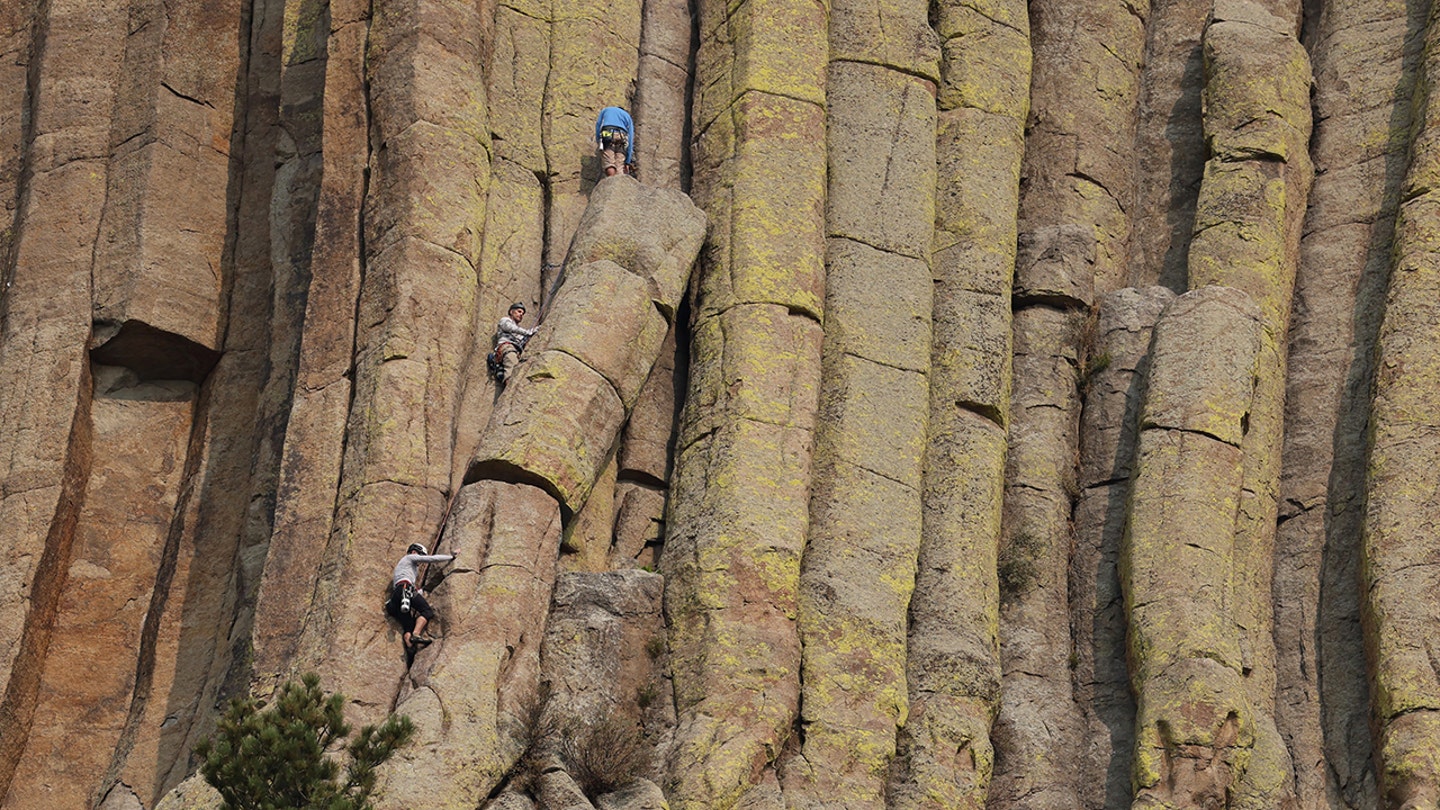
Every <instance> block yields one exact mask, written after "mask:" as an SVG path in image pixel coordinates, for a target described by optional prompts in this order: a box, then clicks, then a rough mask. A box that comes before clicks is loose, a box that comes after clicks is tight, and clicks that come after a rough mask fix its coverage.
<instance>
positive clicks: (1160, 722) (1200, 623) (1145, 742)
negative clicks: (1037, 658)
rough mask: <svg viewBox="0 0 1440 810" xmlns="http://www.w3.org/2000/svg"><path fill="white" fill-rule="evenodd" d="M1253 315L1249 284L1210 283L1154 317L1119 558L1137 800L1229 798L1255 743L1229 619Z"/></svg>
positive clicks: (1251, 391) (1255, 341)
mask: <svg viewBox="0 0 1440 810" xmlns="http://www.w3.org/2000/svg"><path fill="white" fill-rule="evenodd" d="M1261 318H1262V315H1261V314H1260V312H1259V308H1258V307H1257V306H1256V305H1255V303H1254V302H1253V301H1252V300H1251V299H1250V298H1249V296H1247V295H1245V294H1244V293H1242V292H1240V291H1238V290H1235V289H1232V288H1226V287H1205V288H1202V289H1200V290H1196V291H1194V292H1191V293H1188V294H1186V295H1183V296H1181V297H1179V298H1177V299H1175V300H1174V301H1173V302H1172V303H1170V304H1169V305H1167V307H1166V308H1165V311H1164V312H1163V313H1162V314H1161V316H1160V319H1159V321H1158V322H1157V323H1156V324H1155V335H1154V342H1153V347H1152V349H1151V352H1150V369H1149V375H1148V383H1147V388H1146V392H1145V402H1144V405H1143V407H1142V408H1141V411H1140V420H1139V425H1138V427H1139V436H1138V439H1137V441H1136V449H1135V461H1134V465H1135V472H1134V479H1133V481H1132V483H1131V493H1130V509H1129V520H1128V522H1127V524H1126V528H1125V540H1124V543H1123V546H1122V549H1121V560H1120V572H1121V585H1122V588H1123V590H1124V594H1125V606H1126V611H1127V616H1128V620H1129V628H1130V629H1129V651H1130V656H1129V660H1130V661H1131V662H1132V664H1131V666H1132V670H1131V682H1132V685H1133V689H1134V693H1135V696H1136V697H1135V701H1136V707H1137V710H1136V731H1135V740H1136V743H1135V744H1136V749H1135V763H1134V774H1133V777H1132V779H1133V784H1134V785H1135V788H1136V797H1135V803H1134V805H1132V806H1133V807H1144V808H1170V807H1173V808H1180V807H1214V806H1228V802H1227V798H1226V797H1227V796H1229V795H1232V794H1234V793H1236V792H1238V791H1237V790H1236V788H1237V786H1238V785H1240V784H1242V783H1243V781H1244V780H1245V778H1246V776H1247V775H1248V770H1247V765H1249V764H1250V763H1251V761H1252V756H1253V752H1254V749H1255V748H1256V728H1255V726H1256V719H1255V711H1256V707H1255V706H1254V705H1253V704H1252V702H1251V700H1250V697H1249V694H1248V692H1247V690H1246V688H1245V683H1244V680H1243V676H1242V674H1241V673H1242V660H1241V642H1240V639H1238V638H1237V637H1236V634H1235V633H1234V632H1233V630H1232V627H1233V626H1234V624H1235V622H1236V618H1235V616H1234V612H1235V609H1236V605H1235V599H1234V590H1235V586H1234V579H1235V570H1234V568H1235V566H1237V565H1239V564H1241V561H1240V560H1238V559H1237V554H1236V547H1237V545H1238V544H1237V542H1236V540H1235V524H1236V519H1237V513H1238V510H1239V509H1240V499H1241V495H1242V486H1243V483H1244V466H1245V464H1244V462H1245V456H1244V451H1243V450H1242V447H1241V445H1242V442H1243V440H1244V437H1245V435H1246V434H1247V432H1248V428H1249V426H1250V420H1251V413H1252V410H1253V403H1254V399H1255V396H1256V393H1255V389H1256V376H1255V372H1256V367H1257V363H1258V362H1260V361H1259V359H1258V355H1259V354H1260V352H1261V349H1262V342H1263V324H1262V321H1261ZM1254 759H1257V760H1258V759H1259V757H1254Z"/></svg>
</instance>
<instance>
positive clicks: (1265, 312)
mask: <svg viewBox="0 0 1440 810" xmlns="http://www.w3.org/2000/svg"><path fill="white" fill-rule="evenodd" d="M1298 16H1299V4H1298V3H1295V2H1293V0H1284V1H1283V2H1276V3H1272V4H1266V5H1263V6H1262V5H1261V4H1256V3H1251V2H1249V1H1248V0H1227V2H1225V3H1222V4H1217V7H1216V10H1215V14H1214V15H1213V19H1212V21H1211V23H1210V24H1209V25H1208V26H1207V28H1206V31H1205V38H1204V52H1205V75H1206V83H1205V96H1204V102H1205V108H1204V112H1205V132H1206V138H1207V141H1208V142H1209V143H1210V144H1211V150H1212V156H1211V159H1210V160H1209V161H1208V162H1207V163H1206V165H1205V173H1204V177H1203V180H1202V183H1201V187H1200V195H1199V199H1198V200H1197V202H1196V215H1195V229H1196V233H1195V237H1194V238H1193V240H1192V241H1191V243H1190V259H1189V273H1190V284H1191V286H1192V287H1198V286H1200V285H1204V284H1224V285H1227V286H1231V287H1234V288H1237V289H1240V290H1243V291H1245V292H1246V293H1248V294H1249V295H1250V297H1251V298H1253V299H1254V301H1255V303H1256V304H1258V305H1259V307H1260V312H1261V323H1262V325H1263V326H1264V332H1263V340H1262V342H1261V345H1260V353H1259V355H1258V361H1257V365H1256V369H1255V375H1256V388H1255V398H1254V404H1253V406H1252V408H1251V413H1250V418H1249V422H1248V424H1247V431H1246V433H1245V437H1244V441H1243V444H1242V448H1243V450H1244V453H1245V481H1244V485H1243V494H1242V496H1241V499H1240V509H1239V512H1238V513H1237V516H1236V526H1235V550H1234V563H1235V564H1234V568H1233V570H1232V581H1231V586H1232V588H1233V593H1234V608H1233V617H1234V621H1235V623H1236V627H1237V631H1238V634H1239V635H1240V637H1241V650H1242V654H1243V657H1244V661H1243V667H1244V674H1245V686H1246V689H1247V691H1248V693H1249V699H1250V703H1251V705H1252V706H1254V707H1255V709H1256V727H1255V734H1256V735H1257V741H1256V744H1255V754H1254V759H1255V761H1253V762H1252V763H1251V766H1250V767H1248V768H1247V769H1246V770H1245V772H1244V773H1243V779H1242V780H1241V782H1240V784H1239V789H1238V794H1239V795H1238V797H1237V799H1236V801H1237V802H1239V803H1241V804H1245V805H1253V806H1274V805H1283V804H1285V803H1286V802H1288V801H1290V796H1291V794H1292V793H1293V776H1292V774H1293V767H1292V766H1291V765H1290V763H1289V761H1288V760H1289V756H1288V753H1287V752H1286V751H1285V749H1284V744H1283V742H1282V741H1281V740H1279V739H1278V737H1279V732H1278V731H1277V730H1276V728H1275V724H1274V720H1273V709H1272V708H1271V707H1273V706H1274V703H1275V679H1276V674H1275V641H1274V632H1273V629H1272V628H1273V622H1274V608H1273V601H1272V600H1273V596H1272V590H1273V589H1272V582H1271V581H1272V577H1273V572H1274V558H1275V527H1276V524H1277V516H1278V504H1279V477H1280V462H1281V458H1280V453H1281V448H1282V429H1283V418H1284V397H1285V383H1284V379H1285V351H1284V347H1285V345H1286V340H1287V330H1288V327H1289V320H1290V310H1291V302H1292V292H1293V289H1294V283H1295V272H1296V267H1297V265H1298V263H1299V246H1300V229H1301V226H1302V224H1303V219H1304V211H1305V205H1306V199H1307V196H1308V193H1309V189H1310V183H1311V178H1312V173H1313V170H1312V167H1311V164H1310V158H1309V142H1310V128H1311V122H1310V109H1311V108H1310V100H1309V87H1310V82H1311V78H1310V62H1309V57H1308V55H1307V52H1306V50H1305V48H1304V47H1302V46H1301V44H1300V42H1299V40H1298V32H1297V31H1296V30H1295V25H1296V20H1297V19H1298ZM1232 19H1233V20H1235V21H1233V22H1232V21H1230V20H1232Z"/></svg>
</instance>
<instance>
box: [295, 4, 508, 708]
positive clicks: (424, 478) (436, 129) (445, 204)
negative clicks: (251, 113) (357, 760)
mask: <svg viewBox="0 0 1440 810" xmlns="http://www.w3.org/2000/svg"><path fill="white" fill-rule="evenodd" d="M372 15H373V16H372V18H371V22H370V31H369V36H368V40H367V45H366V48H367V51H366V59H365V66H366V74H365V75H366V79H367V84H366V89H367V91H368V95H367V98H368V101H369V107H368V109H369V111H370V114H371V119H370V141H369V143H370V153H369V154H370V163H369V182H368V187H367V189H366V197H365V207H364V222H363V227H364V232H363V245H364V251H363V254H362V255H361V259H362V276H361V280H360V285H359V290H358V293H359V301H358V303H357V304H356V305H355V307H356V308H355V319H356V320H355V324H356V325H355V337H354V371H353V374H354V390H353V392H352V396H351V401H350V405H349V414H348V417H347V422H346V426H345V436H344V441H345V444H344V455H343V461H342V468H341V475H340V485H339V494H338V497H337V500H336V503H335V507H334V508H335V520H334V525H333V527H332V528H331V531H330V534H329V536H328V537H327V538H326V541H325V542H326V549H325V551H324V553H323V554H322V556H321V562H320V568H319V574H318V581H317V582H316V585H315V588H314V591H313V595H312V596H311V601H310V603H309V604H308V605H303V606H302V605H296V606H294V609H295V610H296V611H297V612H300V613H302V614H304V615H305V616H306V619H307V622H306V624H305V626H304V628H303V630H302V631H301V636H300V643H299V645H298V649H299V652H298V655H297V657H296V659H295V660H294V661H293V671H303V670H305V669H309V668H317V667H319V668H323V670H324V671H325V672H326V673H327V674H328V676H329V677H328V678H327V685H328V686H329V688H332V689H337V690H341V691H343V692H344V693H345V694H346V695H347V696H348V697H349V698H350V700H351V708H352V709H353V710H354V717H355V719H356V720H361V721H369V720H373V719H375V718H377V717H379V716H383V715H384V713H386V712H387V711H389V709H390V708H391V707H392V705H393V701H394V695H395V690H396V686H397V682H398V679H399V677H400V676H401V675H402V674H403V672H404V670H405V660H404V656H403V654H402V653H401V651H400V650H399V648H398V645H396V644H395V642H394V639H393V638H391V637H390V634H389V631H388V628H387V626H386V625H385V624H384V623H383V622H380V621H377V618H378V616H377V613H378V611H379V608H380V605H381V604H382V603H383V602H382V600H383V597H384V592H385V586H386V583H388V581H389V573H390V569H391V566H392V565H393V564H394V561H395V559H397V558H398V557H399V556H400V555H401V554H403V553H404V550H405V548H406V546H408V545H409V544H410V543H414V542H421V543H425V542H428V541H429V540H430V539H431V538H432V537H433V536H434V535H435V534H436V531H437V530H438V528H439V524H440V520H441V515H442V513H443V511H444V508H445V501H446V496H447V494H448V493H449V491H450V472H451V452H452V445H453V440H454V435H453V430H454V423H455V419H456V410H457V400H458V396H457V395H458V393H459V379H460V369H461V366H462V363H463V360H464V357H465V355H466V354H467V353H468V352H469V347H470V345H471V341H472V339H473V336H472V334H471V330H472V328H473V324H474V322H475V313H474V306H475V299H476V285H477V278H476V266H477V264H478V259H479V248H480V229H481V227H482V225H483V223H484V221H485V188H486V185H487V181H488V179H489V173H488V169H489V165H490V161H489V129H488V127H487V124H486V118H485V87H484V83H483V77H482V75H481V69H480V65H481V59H480V57H481V53H480V41H481V31H482V30H484V25H483V24H482V21H481V19H480V11H479V8H477V7H476V5H475V4H474V3H469V2H463V1H462V0H453V1H447V2H432V0H426V1H425V2H410V0H389V1H387V2H382V3H377V4H376V5H375V7H374V8H373V10H372ZM302 485H303V483H302ZM297 539H298V538H297ZM307 539H309V540H310V541H311V542H314V541H315V540H316V538H307ZM266 574H267V577H269V576H270V572H268V571H267V572H266ZM276 587H281V588H286V587H291V584H290V583H288V582H287V583H276Z"/></svg>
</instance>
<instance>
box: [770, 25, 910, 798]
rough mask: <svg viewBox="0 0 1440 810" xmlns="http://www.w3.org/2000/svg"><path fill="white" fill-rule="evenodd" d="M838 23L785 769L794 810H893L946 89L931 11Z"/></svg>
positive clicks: (833, 35) (833, 31) (829, 94)
mask: <svg viewBox="0 0 1440 810" xmlns="http://www.w3.org/2000/svg"><path fill="white" fill-rule="evenodd" d="M877 17H878V18H879V19H877ZM830 21H831V27H830V59H831V61H830V67H829V76H828V85H827V88H826V104H827V129H828V130H829V132H830V133H832V137H830V138H829V140H828V143H827V149H828V165H829V174H828V190H827V193H826V210H825V229H826V235H827V236H828V237H829V238H828V239H827V240H826V247H827V251H826V257H825V258H826V289H825V342H824V350H823V353H822V356H821V389H820V411H819V414H818V416H819V418H818V420H817V424H816V432H815V454H814V459H815V460H814V468H813V474H814V476H815V479H814V480H815V483H814V485H813V487H812V494H811V500H810V529H809V535H808V537H807V538H806V542H805V550H804V554H803V557H802V563H801V568H800V592H799V613H798V623H799V629H800V640H801V643H802V655H801V673H800V680H801V685H802V690H803V691H802V694H801V700H800V705H801V713H800V718H799V722H800V724H801V726H802V727H803V728H804V729H805V733H804V735H803V737H802V738H801V740H800V745H799V746H798V750H797V751H796V752H795V753H794V755H792V756H787V757H785V758H783V759H782V760H781V761H780V768H779V770H780V773H781V785H782V787H783V789H784V792H785V802H786V805H787V806H790V807H796V808H827V807H835V808H842V807H843V808H856V809H857V810H858V808H865V807H875V808H883V807H884V806H885V793H886V782H887V775H888V770H889V766H890V762H891V760H892V759H893V757H894V754H895V740H896V731H897V729H898V727H899V726H900V725H902V724H903V722H904V717H905V713H906V704H907V702H908V698H909V695H908V690H907V688H906V683H905V661H906V655H905V640H906V631H907V629H908V627H907V621H906V618H907V614H908V609H909V602H910V594H911V591H912V590H913V587H914V571H915V557H916V554H917V551H918V546H919V541H920V526H921V508H920V495H921V491H920V486H921V475H922V470H923V462H924V446H925V440H926V434H925V420H926V417H927V411H928V402H927V398H926V389H927V382H928V380H927V372H928V371H929V359H930V306H931V304H930V295H931V287H932V282H931V275H930V269H929V263H928V259H929V254H930V251H931V249H932V242H933V232H934V221H935V188H936V178H935V174H934V171H933V167H934V166H935V164H936V161H935V148H936V139H935V98H934V85H933V84H932V83H931V82H929V81H926V80H924V79H920V78H917V76H916V75H915V73H922V74H929V75H932V76H933V75H934V60H935V58H936V56H938V54H937V53H936V52H935V51H934V50H933V46H932V42H933V39H932V37H933V33H932V32H931V31H930V30H929V27H928V25H927V24H926V16H925V9H924V7H923V5H922V4H919V3H915V2H910V1H908V0H902V2H899V3H895V4H894V5H893V6H892V5H890V4H886V3H879V4H872V3H868V2H863V1H857V2H852V0H839V2H835V3H832V4H831V15H830ZM913 51H919V53H918V54H915V55H912V52H913ZM848 59H857V60H858V59H865V60H867V61H868V60H871V59H873V60H875V61H877V62H878V63H879V64H863V63H860V62H858V61H846V60H848ZM880 295H884V296H886V298H884V299H879V298H878V296H880Z"/></svg>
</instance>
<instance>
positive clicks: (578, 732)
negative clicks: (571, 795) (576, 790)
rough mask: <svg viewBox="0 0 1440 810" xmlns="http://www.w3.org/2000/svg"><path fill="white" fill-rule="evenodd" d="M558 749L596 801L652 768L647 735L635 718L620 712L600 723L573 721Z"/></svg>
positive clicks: (572, 774)
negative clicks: (643, 732) (640, 729)
mask: <svg viewBox="0 0 1440 810" xmlns="http://www.w3.org/2000/svg"><path fill="white" fill-rule="evenodd" d="M557 752H559V754H560V761H562V762H564V770H566V773H569V774H570V778H573V780H575V784H577V785H579V787H580V791H582V793H585V796H586V798H590V800H592V801H593V800H595V798H598V797H599V796H602V794H605V793H611V791H613V790H619V788H622V787H625V785H628V784H631V783H632V781H635V780H638V778H641V777H644V775H645V774H647V773H648V771H649V749H648V748H647V745H645V738H644V735H642V734H641V731H639V728H638V726H636V725H635V722H634V721H632V719H629V718H625V716H624V715H619V713H615V715H609V716H606V718H603V719H602V721H599V722H596V724H583V722H572V724H570V725H569V726H567V728H566V729H564V732H563V736H562V738H560V745H559V751H557Z"/></svg>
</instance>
